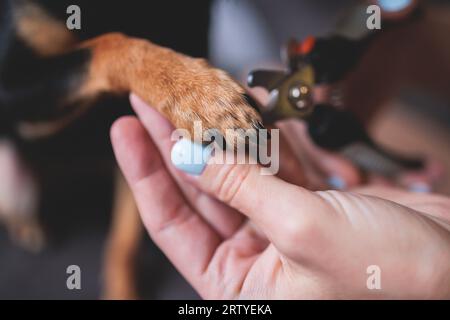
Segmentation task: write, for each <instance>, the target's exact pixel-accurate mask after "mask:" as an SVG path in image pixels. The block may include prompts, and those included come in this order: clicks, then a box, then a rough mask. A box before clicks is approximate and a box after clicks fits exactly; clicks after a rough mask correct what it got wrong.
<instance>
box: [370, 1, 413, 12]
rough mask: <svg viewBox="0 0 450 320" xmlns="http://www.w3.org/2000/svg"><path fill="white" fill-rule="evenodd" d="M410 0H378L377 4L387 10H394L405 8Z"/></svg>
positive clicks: (409, 3)
mask: <svg viewBox="0 0 450 320" xmlns="http://www.w3.org/2000/svg"><path fill="white" fill-rule="evenodd" d="M411 3H412V0H378V4H379V6H380V7H381V8H382V9H383V10H384V11H387V12H396V11H402V10H403V9H406V8H407V7H408V6H409V5H411Z"/></svg>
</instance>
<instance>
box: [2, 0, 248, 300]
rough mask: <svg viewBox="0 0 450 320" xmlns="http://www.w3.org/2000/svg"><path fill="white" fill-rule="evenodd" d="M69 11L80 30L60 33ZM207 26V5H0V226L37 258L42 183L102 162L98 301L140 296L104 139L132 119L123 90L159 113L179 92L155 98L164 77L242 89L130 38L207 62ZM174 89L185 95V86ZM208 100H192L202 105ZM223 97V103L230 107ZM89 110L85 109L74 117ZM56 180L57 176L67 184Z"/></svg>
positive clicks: (134, 235) (123, 205)
mask: <svg viewBox="0 0 450 320" xmlns="http://www.w3.org/2000/svg"><path fill="white" fill-rule="evenodd" d="M72 4H77V5H78V6H79V7H80V8H81V10H82V11H81V14H82V29H81V30H74V31H69V30H68V29H67V27H66V23H65V21H66V18H67V16H68V15H67V13H66V9H67V7H68V6H69V5H72ZM174 9H175V10H174ZM176 9H178V10H176ZM174 20H176V21H177V24H176V25H174V24H173V21H174ZM208 22H209V1H196V2H195V3H189V4H186V3H180V2H178V1H169V2H164V3H158V5H157V6H154V5H152V4H150V3H147V2H145V1H131V2H130V1H127V2H124V1H118V2H112V1H101V0H100V1H87V0H81V1H65V0H63V1H48V0H41V1H29V0H0V176H1V182H0V220H2V221H3V222H4V224H5V225H6V227H7V229H8V231H9V233H10V235H11V238H12V239H13V240H14V241H15V242H16V243H18V244H19V245H21V246H23V247H25V248H27V249H29V250H31V251H34V252H38V251H40V250H41V249H42V248H43V247H44V245H45V234H44V231H43V228H42V226H41V225H40V222H39V220H40V219H39V215H38V214H39V213H40V207H41V206H40V203H41V198H40V195H41V190H42V186H43V185H44V184H45V182H46V181H47V180H49V179H54V178H55V177H54V176H61V177H63V176H64V175H65V173H64V174H62V173H58V174H55V173H54V172H56V170H57V169H55V168H56V167H58V168H59V167H61V168H60V169H59V170H60V171H62V172H67V171H73V172H75V174H76V172H78V171H79V170H85V169H86V170H88V171H89V170H91V171H92V172H94V171H96V170H98V168H99V167H101V169H100V170H105V169H104V168H105V165H104V164H105V163H108V165H107V166H106V167H107V168H108V170H107V172H108V173H107V174H110V175H111V174H113V175H114V176H115V185H116V187H115V189H114V200H113V214H112V223H111V228H110V233H109V237H108V241H107V244H106V248H105V249H106V252H105V256H104V257H105V258H104V259H105V260H104V270H103V276H104V297H105V298H111V299H132V298H136V297H137V292H136V287H135V283H134V269H135V268H134V260H135V259H134V258H135V257H134V256H135V255H136V252H137V248H138V245H139V242H140V241H139V240H140V237H141V226H140V221H139V217H138V214H137V209H136V206H135V204H134V201H133V199H132V196H131V193H130V190H129V189H128V186H127V184H126V183H125V181H124V180H123V178H122V176H121V175H120V174H119V173H117V170H115V169H114V166H115V161H114V158H113V155H112V151H111V147H110V145H109V134H108V132H109V127H110V125H111V124H112V122H113V121H114V119H116V118H117V117H118V116H121V115H124V114H130V113H131V111H130V107H129V103H128V99H127V95H126V94H127V92H129V91H137V92H138V93H139V95H140V96H141V97H143V98H144V99H146V100H147V102H148V103H152V104H153V105H164V104H165V100H166V99H167V98H169V99H170V98H171V97H172V98H173V97H177V99H178V103H177V104H178V105H182V104H183V102H182V101H181V100H182V99H183V95H184V93H185V88H184V87H182V86H180V87H179V88H178V89H177V88H176V86H175V87H172V89H171V90H172V91H171V92H160V91H161V88H165V87H167V83H163V81H166V82H167V81H169V82H170V81H172V80H174V79H173V78H170V77H171V76H170V72H171V70H172V69H174V70H175V71H174V72H176V73H177V74H178V76H180V77H181V78H183V74H184V75H185V77H186V80H189V78H190V75H191V73H192V74H193V73H195V72H203V71H205V70H206V72H207V73H209V74H208V77H207V78H209V80H208V79H207V78H205V79H204V80H201V82H200V83H198V88H199V89H197V90H198V91H201V88H202V87H204V86H205V85H208V87H210V83H211V82H212V86H217V87H221V86H222V84H225V88H224V89H223V90H227V91H230V86H231V87H232V88H231V89H233V90H235V91H236V93H237V92H239V93H240V90H241V89H240V87H238V86H237V85H235V84H234V83H233V82H232V81H231V80H230V79H228V78H227V76H224V75H223V74H222V73H221V71H219V70H215V69H213V68H210V67H209V66H207V64H206V63H204V62H203V61H202V60H199V59H193V58H190V57H188V56H184V55H181V54H178V53H176V52H174V51H171V50H168V49H165V48H162V47H160V46H158V45H154V44H151V43H149V42H146V41H143V40H139V39H138V38H142V39H150V40H152V41H153V42H156V43H158V44H159V45H164V46H167V47H170V48H173V49H174V50H177V51H179V52H183V53H185V54H188V55H191V56H196V57H206V54H207V32H208ZM178 25H182V26H183V28H181V29H179V28H177V27H176V26H178ZM113 31H120V32H123V33H126V34H127V35H130V36H133V37H136V38H131V37H128V36H125V35H124V34H122V33H121V34H118V33H110V32H113ZM129 53H131V54H134V56H133V57H132V58H130V55H129ZM130 59H131V60H132V59H134V60H135V61H134V63H133V61H131V60H130ZM145 69H147V70H145ZM129 70H132V71H130V72H129ZM161 75H166V77H161ZM219 78H220V79H219ZM211 79H212V80H211ZM214 79H217V80H216V82H215V83H214ZM177 80H181V83H182V85H183V86H184V83H183V81H182V79H177ZM206 81H208V82H207V83H206ZM194 82H195V81H194ZM145 84H146V85H145ZM177 90H178V92H176V91H177ZM195 90H196V88H194V91H195ZM213 91H217V90H213ZM219 91H220V90H219ZM231 91H232V90H231ZM205 94H207V93H202V92H199V95H200V98H201V97H202V95H205ZM218 94H220V92H219V93H218ZM237 94H238V93H237ZM225 96H226V94H225ZM229 96H230V101H231V100H233V99H235V97H234V96H232V94H231V95H230V94H229ZM197 98H198V97H197ZM204 98H205V99H206V98H208V99H209V98H210V97H204ZM212 98H213V99H214V98H215V97H212ZM237 98H238V99H240V97H237ZM170 102H172V103H173V102H174V101H173V100H171V101H170ZM170 102H167V103H170ZM232 102H233V103H234V102H236V100H235V101H232ZM237 102H238V104H239V101H237ZM187 103H190V102H187ZM233 103H230V105H231V104H233ZM191 104H192V105H195V104H194V103H191ZM106 105H108V106H106ZM198 105H201V103H199V104H198ZM93 107H95V108H94V109H93V110H94V111H92V112H89V113H86V114H83V113H85V112H86V110H87V109H92V108H93ZM199 107H200V106H199ZM250 108H251V107H249V109H250ZM244 109H245V108H244ZM164 110H169V111H168V113H166V116H168V117H169V119H171V120H172V122H175V125H181V126H183V125H186V123H181V122H180V121H182V119H183V113H185V112H190V111H189V110H188V108H185V109H180V110H178V111H177V110H175V111H174V110H172V111H171V109H170V108H165V109H164ZM215 111H218V116H221V114H222V113H223V112H226V111H221V110H220V109H219V110H218V109H211V110H209V111H208V110H205V111H202V110H200V111H199V112H198V113H200V114H201V113H202V112H215ZM228 111H229V110H228ZM192 112H195V111H192ZM250 112H254V110H253V109H251V111H250ZM252 115H253V114H252ZM184 118H185V117H184ZM77 119H79V121H78V120H77ZM177 119H178V120H179V121H178V120H177ZM75 120H77V121H75ZM177 121H178V122H177ZM244 121H246V120H244ZM99 164H100V165H99ZM83 166H84V167H83ZM86 167H92V168H86ZM94 168H97V169H94ZM109 168H110V169H109ZM49 172H50V173H51V174H50V175H51V176H53V177H52V178H48V176H49V174H48V173H49ZM92 176H93V175H92ZM61 177H59V178H56V179H59V183H64V181H63V178H61ZM93 177H94V176H93ZM88 186H89V182H88V181H86V187H88Z"/></svg>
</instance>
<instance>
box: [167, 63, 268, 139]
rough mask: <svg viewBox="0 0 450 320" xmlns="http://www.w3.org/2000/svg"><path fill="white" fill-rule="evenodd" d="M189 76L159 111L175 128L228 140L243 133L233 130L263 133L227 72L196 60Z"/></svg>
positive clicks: (242, 92)
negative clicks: (209, 132)
mask: <svg viewBox="0 0 450 320" xmlns="http://www.w3.org/2000/svg"><path fill="white" fill-rule="evenodd" d="M188 72H189V75H187V76H186V77H187V78H186V79H184V80H181V81H177V83H176V86H174V88H175V90H174V91H173V92H172V101H170V102H169V101H168V103H167V104H166V108H165V109H164V110H162V111H163V112H164V113H165V114H166V115H167V116H168V117H169V119H170V120H172V122H173V123H174V125H175V126H176V127H177V128H186V129H188V130H189V131H190V133H191V135H192V134H193V133H194V132H193V129H194V128H195V127H194V125H195V126H197V127H198V126H199V125H201V128H202V129H203V130H215V131H217V132H218V133H220V134H222V136H223V137H225V138H226V139H227V140H228V139H229V138H231V139H232V138H235V137H236V138H240V135H241V134H242V131H240V132H241V133H239V132H237V131H236V129H243V130H244V131H246V130H248V129H254V130H259V129H263V125H262V122H261V117H260V114H259V113H258V111H257V110H256V108H255V106H254V105H253V106H252V104H251V102H250V101H249V96H248V95H247V94H246V93H245V90H244V89H243V88H242V87H241V86H240V85H238V84H237V83H236V82H235V81H234V80H232V79H231V78H230V77H229V76H228V74H227V73H226V72H224V71H222V70H219V69H215V68H211V67H209V66H208V64H207V63H206V62H204V61H203V60H198V59H192V62H190V63H189V69H188ZM230 135H231V137H230Z"/></svg>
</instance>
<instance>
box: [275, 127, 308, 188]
mask: <svg viewBox="0 0 450 320" xmlns="http://www.w3.org/2000/svg"><path fill="white" fill-rule="evenodd" d="M279 136H280V140H279V145H280V148H279V158H280V159H279V163H280V170H279V171H278V174H277V176H278V177H280V178H281V179H283V180H284V181H286V182H289V183H292V184H295V185H298V186H302V187H307V188H308V187H310V186H311V184H310V183H309V182H308V181H307V179H306V176H305V172H304V167H303V166H302V163H301V162H300V159H298V158H297V156H296V155H295V152H294V151H293V150H292V148H291V146H290V144H289V142H288V141H287V139H286V137H285V136H284V134H283V132H280V135H279Z"/></svg>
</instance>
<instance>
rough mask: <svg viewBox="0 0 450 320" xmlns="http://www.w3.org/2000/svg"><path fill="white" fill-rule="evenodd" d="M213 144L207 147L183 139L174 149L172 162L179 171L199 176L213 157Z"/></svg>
mask: <svg viewBox="0 0 450 320" xmlns="http://www.w3.org/2000/svg"><path fill="white" fill-rule="evenodd" d="M211 152H212V144H210V145H208V146H205V145H202V144H200V143H197V142H193V141H191V140H189V139H181V140H179V141H178V142H177V143H175V145H174V146H173V148H172V152H171V160H172V163H173V165H174V166H175V167H177V169H179V170H181V171H184V172H186V173H188V174H190V175H194V176H199V175H201V174H202V172H203V170H205V167H206V165H207V163H208V160H209V158H210V157H211Z"/></svg>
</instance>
